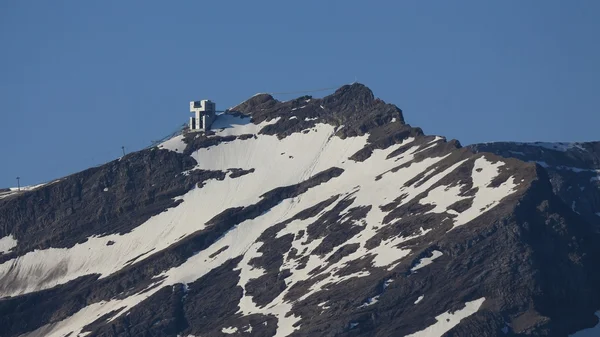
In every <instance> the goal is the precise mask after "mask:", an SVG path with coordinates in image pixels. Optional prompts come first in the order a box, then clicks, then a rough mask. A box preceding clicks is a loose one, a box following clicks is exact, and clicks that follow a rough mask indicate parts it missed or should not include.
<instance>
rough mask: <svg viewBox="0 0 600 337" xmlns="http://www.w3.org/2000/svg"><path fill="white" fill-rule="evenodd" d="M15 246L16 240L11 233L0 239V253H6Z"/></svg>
mask: <svg viewBox="0 0 600 337" xmlns="http://www.w3.org/2000/svg"><path fill="white" fill-rule="evenodd" d="M16 246H17V240H16V239H15V238H14V237H13V236H12V234H10V235H7V236H5V237H3V238H1V239H0V254H6V253H8V252H9V251H11V250H12V249H13V248H15V247H16Z"/></svg>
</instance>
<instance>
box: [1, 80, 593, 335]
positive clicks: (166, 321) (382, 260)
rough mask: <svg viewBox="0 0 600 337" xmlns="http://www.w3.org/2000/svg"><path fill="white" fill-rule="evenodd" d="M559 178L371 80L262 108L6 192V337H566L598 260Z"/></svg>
mask: <svg viewBox="0 0 600 337" xmlns="http://www.w3.org/2000/svg"><path fill="white" fill-rule="evenodd" d="M596 163H597V161H596ZM548 165H550V162H548ZM579 167H581V166H579ZM548 172H549V171H547V170H546V169H545V168H544V167H543V166H542V165H539V164H535V163H528V162H525V161H521V160H519V159H515V158H504V157H501V156H498V155H495V154H491V153H474V152H472V151H471V150H470V149H469V148H461V146H460V144H459V143H458V142H457V141H446V139H444V138H442V137H437V136H427V135H424V134H423V132H422V130H421V129H419V128H414V127H411V126H410V125H408V124H406V123H405V120H404V117H403V114H402V111H401V110H400V109H398V108H397V107H396V106H394V105H390V104H386V103H385V102H383V101H381V100H379V99H376V98H375V97H374V96H373V93H372V92H371V91H370V90H369V89H368V88H366V87H365V86H363V85H361V84H353V85H348V86H344V87H342V88H340V89H338V90H337V91H336V92H335V93H334V94H332V95H330V96H327V97H325V98H323V99H315V98H312V97H309V96H304V97H300V98H298V99H295V100H291V101H287V102H280V101H277V100H275V99H274V98H273V97H271V96H270V95H266V94H260V95H256V96H254V97H252V98H250V99H249V100H248V101H246V102H244V103H242V104H240V105H239V106H237V107H235V108H233V109H231V111H229V112H228V113H226V114H223V115H220V116H219V117H218V118H217V120H216V121H215V124H214V125H213V131H211V132H209V133H208V134H203V133H184V134H183V135H180V136H177V137H174V138H172V139H170V140H168V141H166V142H165V143H163V144H160V145H159V146H157V147H155V148H152V149H149V150H144V151H140V152H136V153H132V154H129V155H127V156H124V157H123V158H120V159H118V160H115V161H113V162H110V163H107V164H106V165H103V166H101V167H96V168H92V169H89V170H86V171H83V172H80V173H77V174H74V175H71V176H68V177H65V178H62V179H60V180H57V181H55V182H52V183H50V184H46V185H43V186H37V187H35V188H30V189H29V190H27V191H22V192H16V191H11V190H5V191H4V192H0V193H2V194H1V195H0V336H7V337H8V336H70V337H74V336H196V337H198V336H227V335H233V336H419V337H423V336H442V335H445V336H516V335H519V336H567V335H568V334H570V333H573V332H575V331H578V330H581V329H584V328H588V327H592V326H594V325H595V324H596V323H597V318H596V317H595V316H594V311H595V310H596V309H598V308H600V301H599V297H598V290H599V289H598V288H599V287H598V284H600V283H599V282H598V281H600V275H599V274H598V271H597V269H598V268H596V266H595V264H596V263H597V261H599V260H598V258H599V257H600V255H599V252H598V247H599V246H598V245H596V244H595V242H596V241H597V238H596V236H597V234H596V232H595V231H594V230H593V227H592V226H591V225H590V224H591V222H590V218H588V217H587V216H584V214H583V213H582V214H578V213H577V212H574V211H573V208H572V207H571V205H570V204H566V203H565V202H564V201H565V198H564V197H562V196H561V197H558V196H557V195H556V194H555V193H553V188H554V189H556V183H554V184H553V182H554V180H553V179H555V178H554V176H553V175H552V171H550V176H549V175H548ZM551 180H552V182H551ZM575 210H578V209H577V208H576V209H575Z"/></svg>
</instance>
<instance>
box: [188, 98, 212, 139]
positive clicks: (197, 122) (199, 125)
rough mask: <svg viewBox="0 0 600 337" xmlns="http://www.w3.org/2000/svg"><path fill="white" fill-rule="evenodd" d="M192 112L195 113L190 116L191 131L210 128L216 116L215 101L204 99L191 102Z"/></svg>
mask: <svg viewBox="0 0 600 337" xmlns="http://www.w3.org/2000/svg"><path fill="white" fill-rule="evenodd" d="M190 112H191V113H193V114H195V116H194V117H190V131H207V130H210V126H211V124H212V123H213V122H214V120H215V118H216V109H215V103H214V102H211V101H210V100H207V99H204V100H201V101H192V102H190Z"/></svg>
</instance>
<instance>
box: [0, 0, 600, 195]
mask: <svg viewBox="0 0 600 337" xmlns="http://www.w3.org/2000/svg"><path fill="white" fill-rule="evenodd" d="M599 17H600V1H597V0H587V1H586V0H577V1H555V0H544V1H541V0H538V1H521V0H518V1H517V0H513V1H495V2H491V1H479V0H473V1H445V0H438V1H395V0H394V1H392V0H390V1H349V0H346V1H301V2H297V1H296V2H290V1H212V2H209V1H179V0H178V1H121V0H118V1H75V0H73V1H26V0H23V1H17V0H6V1H1V2H0V102H1V105H0V186H14V184H15V177H16V176H17V175H20V176H21V177H22V182H23V183H24V184H34V183H38V182H42V181H46V180H50V179H53V178H58V177H61V176H64V175H66V174H70V173H73V172H76V171H79V170H82V169H85V168H87V167H89V166H92V165H96V164H100V163H103V162H106V161H109V160H112V159H114V158H117V157H118V156H119V155H120V152H121V146H122V145H124V146H126V147H127V149H128V150H135V149H140V148H142V147H144V146H146V145H149V144H150V141H151V140H153V139H157V138H161V136H164V135H165V134H168V133H170V132H171V131H173V130H174V129H176V128H177V126H178V125H180V124H183V123H185V122H186V121H187V120H188V117H189V115H190V114H189V111H188V104H189V103H188V102H189V101H190V100H192V99H202V98H209V99H212V100H214V101H216V102H217V106H218V108H227V107H230V106H233V105H235V104H237V103H239V102H241V101H243V100H245V99H246V98H248V97H249V96H251V95H253V94H255V93H257V92H283V91H295V90H305V89H314V88H321V87H330V86H338V85H342V84H345V83H350V82H353V81H354V79H355V77H356V78H357V79H358V81H359V82H361V83H364V84H366V85H367V86H369V87H370V88H371V89H372V90H373V91H374V92H375V95H376V96H378V97H380V98H382V99H384V100H385V101H387V102H390V103H394V104H396V105H398V106H399V107H400V108H401V109H402V110H403V111H404V115H405V118H406V120H407V121H408V122H409V123H410V124H412V125H415V126H420V127H422V128H423V129H424V130H425V132H426V133H428V134H437V135H444V136H447V137H448V138H457V139H459V140H461V142H462V143H463V144H469V143H474V142H485V141H498V140H515V141H536V140H543V141H587V140H598V139H600V132H598V129H599V126H600V109H599V106H600V93H599V89H600V85H599V78H600V65H599V62H600V61H599V60H600V44H599V43H598V41H599V39H600V37H599V35H600V20H599V19H598V18H599ZM324 94H328V92H324V93H319V95H315V96H321V95H324ZM279 98H281V99H287V98H291V97H279Z"/></svg>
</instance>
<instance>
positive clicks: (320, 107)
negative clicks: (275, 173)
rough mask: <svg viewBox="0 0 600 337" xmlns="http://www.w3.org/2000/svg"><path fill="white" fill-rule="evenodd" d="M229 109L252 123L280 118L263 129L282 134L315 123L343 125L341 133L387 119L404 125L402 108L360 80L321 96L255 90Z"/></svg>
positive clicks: (353, 132)
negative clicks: (285, 97) (290, 95)
mask: <svg viewBox="0 0 600 337" xmlns="http://www.w3.org/2000/svg"><path fill="white" fill-rule="evenodd" d="M231 111H235V112H241V113H243V114H245V115H248V116H252V120H253V122H254V123H261V122H264V121H270V120H274V119H276V118H279V120H278V121H277V122H276V123H275V124H273V125H272V126H270V127H268V128H266V129H265V132H268V133H273V134H275V133H276V134H278V135H280V136H281V137H285V136H287V135H289V134H292V133H294V132H300V131H302V130H306V129H307V128H310V127H312V126H314V125H315V124H317V123H326V124H331V125H334V126H343V127H344V128H343V130H341V135H344V136H353V135H363V134H365V133H366V132H368V131H369V130H372V129H373V128H377V127H381V126H383V125H386V124H390V123H395V124H398V126H399V127H402V126H404V125H405V121H404V116H403V115H402V110H400V109H399V108H398V107H397V106H395V105H393V104H387V103H385V102H384V101H382V100H381V99H378V98H376V97H375V95H374V94H373V91H371V89H369V88H368V87H367V86H365V85H364V84H361V83H353V84H348V85H344V86H342V87H340V88H339V89H337V90H336V91H335V92H334V93H333V94H331V95H328V96H325V97H324V98H313V97H312V96H301V97H298V98H295V99H292V100H288V101H283V102H282V101H279V100H277V99H275V98H273V96H271V95H270V94H257V95H255V96H253V97H251V98H249V99H248V100H246V101H245V102H243V103H241V104H239V105H237V106H236V107H233V108H232V109H231Z"/></svg>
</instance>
